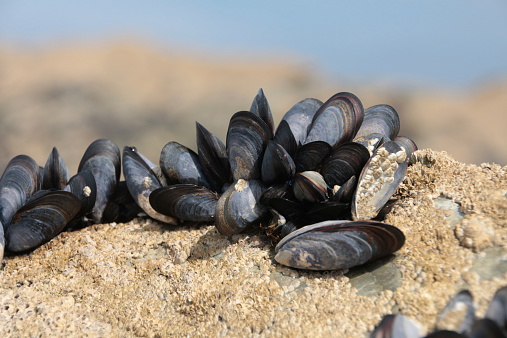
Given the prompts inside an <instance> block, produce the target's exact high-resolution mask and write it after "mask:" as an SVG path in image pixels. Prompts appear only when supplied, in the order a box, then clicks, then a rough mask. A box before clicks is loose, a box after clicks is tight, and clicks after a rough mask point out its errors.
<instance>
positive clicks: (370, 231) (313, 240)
mask: <svg viewBox="0 0 507 338" xmlns="http://www.w3.org/2000/svg"><path fill="white" fill-rule="evenodd" d="M404 243H405V236H404V235H403V233H402V232H401V231H400V230H399V229H398V228H396V227H394V226H392V225H389V224H385V223H380V222H373V221H356V222H352V221H326V222H320V223H316V224H312V225H308V226H305V227H303V228H301V229H299V230H296V231H294V232H291V233H290V234H289V235H287V236H286V237H285V238H283V239H282V240H281V241H280V242H279V243H278V245H277V246H276V248H275V252H276V256H275V260H276V261H277V262H278V263H280V264H282V265H286V266H290V267H293V268H298V269H307V270H337V269H348V268H351V267H354V266H357V265H361V264H364V263H367V262H370V261H374V260H376V259H379V258H381V257H385V256H387V255H390V254H392V253H393V252H395V251H397V250H399V249H400V248H401V247H402V246H403V244H404Z"/></svg>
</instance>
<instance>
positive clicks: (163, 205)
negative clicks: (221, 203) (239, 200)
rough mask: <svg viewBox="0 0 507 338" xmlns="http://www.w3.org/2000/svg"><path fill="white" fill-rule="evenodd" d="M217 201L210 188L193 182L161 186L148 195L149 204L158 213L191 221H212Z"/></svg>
mask: <svg viewBox="0 0 507 338" xmlns="http://www.w3.org/2000/svg"><path fill="white" fill-rule="evenodd" d="M217 201H218V197H217V195H216V194H215V193H213V192H212V191H211V190H209V189H207V188H205V187H200V186H197V185H193V184H175V185H171V186H168V187H162V188H159V189H157V190H155V191H153V192H152V193H151V195H150V204H151V206H152V207H153V209H154V210H155V211H157V212H158V213H161V214H163V215H167V216H171V217H175V218H178V219H180V220H184V221H193V222H212V221H213V218H214V216H215V207H216V205H217Z"/></svg>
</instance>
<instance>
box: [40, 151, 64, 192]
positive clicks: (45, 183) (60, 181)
mask: <svg viewBox="0 0 507 338" xmlns="http://www.w3.org/2000/svg"><path fill="white" fill-rule="evenodd" d="M69 177H70V174H69V169H68V168H67V166H66V165H65V162H64V161H63V158H62V157H61V156H60V153H58V149H56V147H53V150H51V153H50V154H49V157H48V159H47V161H46V165H45V166H44V170H43V179H42V189H58V190H61V189H63V188H64V187H65V186H66V185H67V182H68V181H69Z"/></svg>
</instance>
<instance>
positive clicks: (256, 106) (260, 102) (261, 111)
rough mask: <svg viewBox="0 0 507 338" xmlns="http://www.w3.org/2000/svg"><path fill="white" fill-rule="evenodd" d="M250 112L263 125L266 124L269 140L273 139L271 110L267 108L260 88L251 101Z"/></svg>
mask: <svg viewBox="0 0 507 338" xmlns="http://www.w3.org/2000/svg"><path fill="white" fill-rule="evenodd" d="M250 112H251V113H254V114H255V115H257V116H259V117H260V118H261V119H262V120H263V121H264V123H266V125H267V126H268V128H269V130H270V131H271V134H270V138H271V137H273V134H274V132H275V122H274V121H273V115H272V114H271V109H270V108H269V103H268V99H267V98H266V95H264V91H263V90H262V88H261V89H259V91H258V92H257V95H256V96H255V98H254V100H253V102H252V106H251V107H250Z"/></svg>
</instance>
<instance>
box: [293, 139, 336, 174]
mask: <svg viewBox="0 0 507 338" xmlns="http://www.w3.org/2000/svg"><path fill="white" fill-rule="evenodd" d="M331 150H332V148H331V146H330V145H329V144H328V143H326V142H324V141H314V142H311V143H306V144H304V145H302V146H301V147H299V148H298V150H297V152H296V156H295V157H294V162H295V163H296V171H297V172H302V171H309V170H317V169H318V167H319V166H320V164H321V163H322V161H323V160H324V159H325V158H326V157H327V156H328V155H329V154H330V153H331Z"/></svg>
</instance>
